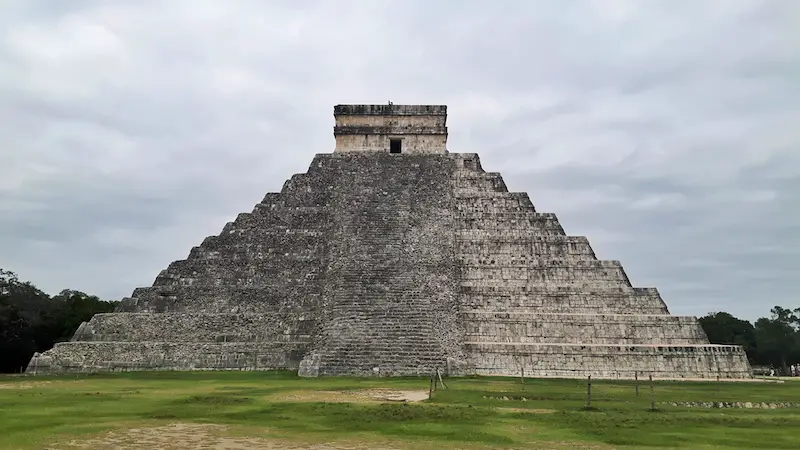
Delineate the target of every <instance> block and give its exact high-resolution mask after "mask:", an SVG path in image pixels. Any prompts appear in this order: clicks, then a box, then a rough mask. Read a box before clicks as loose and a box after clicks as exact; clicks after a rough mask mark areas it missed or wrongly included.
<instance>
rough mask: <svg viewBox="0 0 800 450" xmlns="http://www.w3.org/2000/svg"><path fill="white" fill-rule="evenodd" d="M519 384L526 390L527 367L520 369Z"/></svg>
mask: <svg viewBox="0 0 800 450" xmlns="http://www.w3.org/2000/svg"><path fill="white" fill-rule="evenodd" d="M519 384H520V385H521V386H522V390H523V391H524V390H525V366H522V367H520V373H519Z"/></svg>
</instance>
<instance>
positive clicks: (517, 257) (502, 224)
mask: <svg viewBox="0 0 800 450" xmlns="http://www.w3.org/2000/svg"><path fill="white" fill-rule="evenodd" d="M461 157H462V158H463V163H462V164H461V166H460V167H461V168H460V170H459V172H458V173H457V175H456V178H455V181H456V191H455V192H456V211H457V214H458V219H457V224H458V228H457V231H456V239H457V249H458V255H457V260H458V261H459V263H460V266H461V283H460V290H459V292H460V310H461V318H462V323H463V324H464V327H465V337H464V339H465V347H466V349H467V352H468V355H469V361H470V364H471V367H472V369H473V370H474V371H475V373H478V374H483V375H519V374H520V373H521V371H522V370H523V369H524V371H525V374H526V375H527V376H534V377H535V376H561V377H575V376H578V377H585V376H588V375H592V376H594V377H631V378H632V377H633V376H634V374H635V373H636V372H639V373H641V374H645V373H648V374H652V375H653V376H655V377H658V378H709V377H716V376H721V377H728V378H740V377H750V376H751V372H750V367H749V364H748V362H747V358H746V355H745V354H744V352H743V351H742V349H741V348H740V347H733V346H730V347H726V346H713V345H709V344H708V338H707V337H706V335H705V333H704V332H703V330H702V328H701V327H700V325H699V323H698V322H697V320H696V319H695V318H694V317H679V316H672V315H669V311H668V310H667V307H666V305H665V304H664V302H663V300H661V297H660V295H659V294H658V291H657V290H656V289H654V288H635V287H633V286H632V285H631V283H630V281H629V279H628V276H627V275H626V274H625V270H624V269H623V267H622V265H621V264H620V263H619V261H602V260H598V259H597V258H596V256H595V253H594V251H593V250H592V248H591V246H590V244H589V241H588V240H587V239H586V238H585V237H582V236H566V235H565V233H564V230H563V228H562V227H561V225H560V224H559V223H558V219H557V218H556V217H555V215H553V214H544V213H539V212H536V210H535V208H534V207H533V204H532V202H531V201H530V198H529V197H528V196H527V194H524V193H510V192H508V189H507V188H506V185H505V183H504V182H503V181H502V178H501V177H500V175H499V174H496V173H487V172H484V171H483V169H482V168H481V166H480V159H479V158H478V155H468V154H462V155H461Z"/></svg>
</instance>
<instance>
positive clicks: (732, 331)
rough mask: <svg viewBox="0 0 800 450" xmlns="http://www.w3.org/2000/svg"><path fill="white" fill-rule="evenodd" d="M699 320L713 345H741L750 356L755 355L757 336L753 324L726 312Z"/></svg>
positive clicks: (712, 314)
mask: <svg viewBox="0 0 800 450" xmlns="http://www.w3.org/2000/svg"><path fill="white" fill-rule="evenodd" d="M698 320H699V321H700V325H701V326H702V327H703V330H704V331H705V332H706V335H707V336H708V340H709V342H711V343H712V344H729V345H741V346H742V347H744V350H745V351H746V352H747V354H748V356H751V353H752V354H755V352H756V336H755V328H754V327H753V324H752V323H750V322H748V321H746V320H742V319H737V318H736V317H733V316H732V315H730V314H728V313H726V312H716V313H711V314H709V315H707V316H705V317H701V318H700V319H698ZM751 357H752V356H751Z"/></svg>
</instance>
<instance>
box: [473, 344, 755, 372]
mask: <svg viewBox="0 0 800 450" xmlns="http://www.w3.org/2000/svg"><path fill="white" fill-rule="evenodd" d="M467 349H468V351H469V352H470V354H471V355H472V360H473V361H474V362H475V366H474V369H475V373H476V374H477V375H494V376H520V374H521V373H522V368H523V367H524V370H525V376H530V377H561V378H586V377H587V376H589V375H591V376H592V377H593V378H635V377H636V375H637V374H638V376H639V377H640V378H641V377H643V376H647V375H652V376H653V378H659V379H680V378H686V379H696V378H709V379H713V378H716V377H717V376H719V377H720V378H738V379H741V378H752V376H753V373H752V371H751V370H750V366H749V364H747V358H746V356H745V354H744V351H743V350H742V348H741V347H738V346H733V345H680V346H674V345H656V344H651V345H604V344H571V345H570V344H489V343H474V344H473V343H468V344H467Z"/></svg>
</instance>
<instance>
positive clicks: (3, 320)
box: [0, 269, 115, 372]
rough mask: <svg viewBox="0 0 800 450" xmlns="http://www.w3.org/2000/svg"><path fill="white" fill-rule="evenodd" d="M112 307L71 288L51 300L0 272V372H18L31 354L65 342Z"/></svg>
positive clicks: (113, 304)
mask: <svg viewBox="0 0 800 450" xmlns="http://www.w3.org/2000/svg"><path fill="white" fill-rule="evenodd" d="M114 307H115V303H113V302H107V301H103V300H100V299H99V298H97V297H96V296H94V295H88V294H86V293H84V292H81V291H75V290H71V289H65V290H63V291H61V292H60V293H59V294H58V295H56V296H54V297H52V298H51V297H50V296H49V295H47V294H46V293H44V292H42V291H41V290H39V289H38V288H37V287H36V286H34V285H33V284H31V283H30V282H28V281H25V282H23V281H20V280H19V278H18V277H17V275H16V274H15V273H14V272H10V271H7V270H3V269H0V355H2V358H0V372H18V371H19V370H20V368H21V367H25V366H26V365H27V364H28V361H30V359H31V357H32V356H33V353H34V352H42V351H45V350H47V349H49V348H51V347H53V345H54V344H55V343H56V342H61V341H66V340H69V339H70V338H71V337H72V335H73V333H75V330H76V329H77V328H78V327H79V326H80V324H81V322H84V321H87V320H89V319H91V317H92V316H93V315H94V314H96V313H100V312H109V311H113V310H114Z"/></svg>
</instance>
